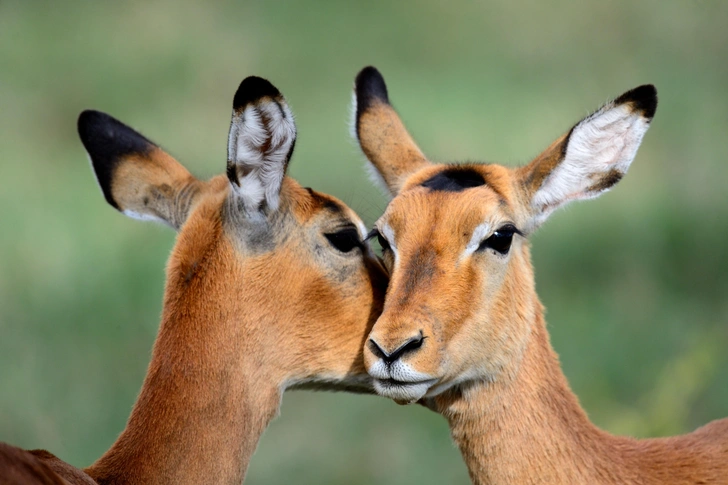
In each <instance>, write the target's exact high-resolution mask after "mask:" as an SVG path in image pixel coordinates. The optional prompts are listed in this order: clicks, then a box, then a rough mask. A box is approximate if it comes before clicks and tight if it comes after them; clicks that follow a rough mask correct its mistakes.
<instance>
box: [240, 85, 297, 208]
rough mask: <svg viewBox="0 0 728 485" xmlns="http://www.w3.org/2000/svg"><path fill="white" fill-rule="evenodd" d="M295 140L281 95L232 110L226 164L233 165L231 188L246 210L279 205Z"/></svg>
mask: <svg viewBox="0 0 728 485" xmlns="http://www.w3.org/2000/svg"><path fill="white" fill-rule="evenodd" d="M295 141H296V124H295V121H294V119H293V114H292V113H291V110H290V109H289V108H288V106H287V104H286V103H285V101H284V100H283V99H282V97H281V98H279V99H277V100H276V99H270V98H263V99H260V100H257V101H256V102H254V103H250V104H248V105H247V106H245V108H243V109H240V108H238V109H235V110H233V116H232V123H231V125H230V136H229V138H228V163H229V164H232V165H233V166H234V169H235V170H234V172H235V173H234V176H235V177H236V180H233V179H232V178H231V182H232V187H233V190H234V191H235V193H236V195H237V196H238V197H239V198H240V200H241V201H242V203H243V205H244V207H245V209H246V210H248V211H258V209H259V208H260V205H261V203H262V202H263V201H265V203H266V205H267V206H268V208H270V209H271V210H276V209H277V208H278V202H279V193H280V189H281V182H282V181H283V176H284V175H285V172H286V167H287V165H288V160H289V159H290V156H291V152H292V149H293V146H294V143H295Z"/></svg>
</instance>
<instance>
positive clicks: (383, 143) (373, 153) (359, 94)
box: [353, 66, 429, 195]
mask: <svg viewBox="0 0 728 485" xmlns="http://www.w3.org/2000/svg"><path fill="white" fill-rule="evenodd" d="M354 103H355V105H356V111H355V115H354V116H355V120H354V127H353V128H354V131H355V135H356V138H357V140H358V141H359V146H360V147H361V149H362V151H363V152H364V155H365V156H366V157H367V159H368V160H369V162H371V164H372V165H373V167H374V169H375V171H376V172H375V175H379V176H381V180H383V182H384V185H385V186H386V187H387V189H388V190H389V192H390V193H391V194H392V195H396V194H397V193H398V192H399V191H400V190H401V189H402V185H403V184H404V181H405V180H406V179H407V178H408V177H409V176H410V175H412V174H413V173H415V172H417V171H418V170H419V169H421V168H423V167H426V166H427V165H429V162H428V161H427V158H425V155H423V154H422V152H421V151H420V149H419V148H418V147H417V145H416V144H415V142H414V140H412V137H411V136H410V135H409V133H407V129H406V128H405V127H404V124H402V120H400V118H399V116H398V115H397V112H396V111H394V108H392V106H391V105H390V104H389V96H388V95H387V85H386V84H385V83H384V78H383V77H382V75H381V74H380V73H379V71H377V69H376V68H374V67H371V66H370V67H365V68H364V69H362V70H361V72H359V74H358V75H357V76H356V80H355V81H354Z"/></svg>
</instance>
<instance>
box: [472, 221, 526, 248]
mask: <svg viewBox="0 0 728 485" xmlns="http://www.w3.org/2000/svg"><path fill="white" fill-rule="evenodd" d="M514 234H519V231H518V229H516V228H515V226H512V225H507V226H503V227H501V228H500V229H498V230H497V231H495V232H494V233H493V234H492V235H491V236H490V237H489V238H488V239H486V240H485V241H483V242H482V243H480V246H478V251H483V250H485V249H487V248H490V249H493V250H494V251H497V252H499V253H501V254H508V251H509V250H510V249H511V243H512V242H513V235H514Z"/></svg>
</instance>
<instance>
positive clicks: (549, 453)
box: [0, 67, 728, 484]
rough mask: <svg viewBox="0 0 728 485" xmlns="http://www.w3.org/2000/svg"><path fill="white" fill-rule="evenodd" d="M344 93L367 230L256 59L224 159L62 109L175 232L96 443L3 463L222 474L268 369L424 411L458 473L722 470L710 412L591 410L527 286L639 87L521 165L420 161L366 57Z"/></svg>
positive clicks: (607, 161)
mask: <svg viewBox="0 0 728 485" xmlns="http://www.w3.org/2000/svg"><path fill="white" fill-rule="evenodd" d="M355 101H356V115H355V120H354V123H355V125H354V128H355V133H356V137H357V139H358V142H359V144H360V146H361V149H362V150H363V152H364V154H365V155H366V158H367V159H368V161H369V162H370V163H371V165H372V166H373V168H374V171H375V173H376V174H377V175H378V176H379V177H380V178H381V181H382V182H383V183H384V185H385V186H386V187H387V189H388V190H389V191H390V193H391V194H392V195H393V199H392V201H391V202H390V203H389V205H388V207H387V208H386V210H385V213H384V215H382V217H381V218H380V219H379V220H378V221H377V222H376V224H375V228H374V229H373V230H372V231H371V232H370V233H369V235H367V231H366V229H365V227H364V225H363V223H362V221H361V220H360V219H359V218H358V217H357V215H356V214H355V213H354V212H353V211H352V210H351V209H349V208H348V207H347V206H346V205H344V204H343V203H342V202H341V201H339V200H337V199H336V198H334V197H331V196H329V195H326V194H322V193H320V192H316V191H314V190H312V189H310V188H304V187H301V186H300V185H299V184H298V183H296V182H295V181H294V180H293V179H291V178H290V177H288V176H286V169H287V166H288V163H289V160H290V158H291V155H292V152H293V147H294V144H295V140H296V126H295V123H294V120H293V116H292V114H291V111H290V110H289V108H288V105H287V104H286V102H285V100H284V98H283V96H282V95H281V94H280V93H279V91H278V90H277V89H276V88H275V87H273V86H272V85H271V84H270V83H269V82H267V81H265V80H263V79H260V78H256V77H250V78H247V79H245V80H244V81H243V82H242V83H241V85H240V87H239V88H238V91H237V92H236V94H235V97H234V100H233V114H232V122H231V125H230V134H229V141H228V162H227V170H226V173H225V174H224V175H219V176H217V177H214V178H212V179H211V180H209V181H206V182H203V181H200V180H198V179H196V178H195V177H194V176H192V175H191V174H190V173H189V172H188V171H187V170H186V169H185V168H184V167H183V166H182V165H181V164H179V163H178V162H177V161H176V160H175V159H174V158H172V157H171V156H170V155H168V154H167V153H165V152H164V151H163V150H162V149H161V148H159V147H158V146H157V145H155V144H154V143H153V142H151V141H149V140H148V139H147V138H145V137H143V136H142V135H140V134H139V133H137V132H135V131H133V130H132V129H131V128H129V127H127V126H126V125H124V124H122V123H120V122H119V121H117V120H115V119H113V118H111V117H110V116H108V115H105V114H102V113H99V112H96V111H85V112H83V113H82V114H81V116H80V118H79V121H78V129H79V134H80V137H81V140H82V142H83V144H84V146H85V148H86V150H87V152H88V154H89V156H90V158H91V161H92V165H93V168H94V171H95V173H96V177H97V179H98V182H99V185H100V186H101V189H102V191H103V194H104V196H105V198H106V200H107V202H108V203H109V204H111V205H112V206H114V207H115V208H116V209H118V210H120V211H121V212H123V213H124V214H126V215H129V216H132V217H136V218H140V219H152V220H156V221H160V222H163V223H166V224H168V225H170V226H171V227H173V228H174V229H176V230H177V231H178V232H179V235H178V237H177V241H176V244H175V247H174V249H173V251H172V254H171V256H170V259H169V263H168V266H167V285H166V288H165V295H164V308H163V313H162V321H161V325H160V329H159V334H158V336H157V340H156V342H155V344H154V350H153V354H152V360H151V363H150V365H149V369H148V372H147V376H146V379H145V381H144V384H143V387H142V390H141V392H140V394H139V397H138V399H137V402H136V404H135V405H134V408H133V410H132V413H131V417H130V418H129V421H128V423H127V426H126V428H125V429H124V431H123V432H122V433H121V435H120V436H119V438H118V439H117V441H116V442H115V443H114V444H113V446H112V447H111V448H110V449H109V450H108V451H107V452H106V453H105V454H104V455H103V456H102V457H101V458H100V459H99V460H98V461H97V462H96V463H94V464H93V465H91V466H90V467H89V468H87V469H85V470H84V471H81V470H78V469H75V468H73V467H71V466H70V465H68V464H66V463H64V462H62V461H61V460H59V459H57V458H55V457H54V456H53V455H51V454H50V453H47V452H44V451H38V450H35V451H31V452H26V451H23V450H20V449H18V448H14V447H11V446H9V445H3V447H2V449H0V451H1V453H0V475H1V476H2V477H0V482H1V483H100V484H106V483H130V484H131V483H134V484H154V483H170V484H171V483H190V484H192V483H194V484H201V483H237V484H239V483H241V482H242V481H243V479H244V477H245V471H246V468H247V465H248V462H249V460H250V457H251V455H252V453H253V451H254V450H255V447H256V444H257V442H258V440H259V438H260V436H261V434H262V433H263V431H264V430H265V428H266V426H267V425H268V423H269V422H270V421H271V420H272V419H273V418H274V417H275V415H276V414H277V412H278V409H279V404H280V400H281V394H282V393H283V391H284V390H285V389H289V388H319V389H331V390H346V391H352V392H371V391H372V390H374V391H376V392H377V393H378V394H381V395H383V396H386V397H390V398H392V399H394V400H396V401H398V402H404V403H412V402H420V403H421V404H424V405H426V406H427V407H429V408H430V409H432V410H434V411H436V412H438V413H440V414H442V415H443V416H444V417H445V418H446V419H447V420H448V422H449V424H450V428H451V430H452V436H453V439H454V440H455V441H456V443H457V445H458V446H459V447H460V450H461V451H462V454H463V457H464V459H465V462H466V464H467V466H468V469H469V471H470V476H471V478H472V481H473V482H474V483H479V484H505V483H508V484H521V483H524V484H526V483H534V484H535V483H544V484H546V483H555V484H557V483H563V484H598V483H603V484H617V483H619V484H664V483H675V484H677V483H679V484H698V483H700V484H709V483H711V484H712V483H728V419H723V420H719V421H714V422H712V423H710V424H708V425H706V426H704V427H702V428H700V429H698V430H697V431H695V432H693V433H691V434H688V435H684V436H678V437H671V438H659V439H646V440H635V439H632V438H628V437H617V436H612V435H610V434H608V433H606V432H604V431H601V430H599V429H598V428H596V427H595V426H594V425H593V424H591V423H590V422H589V420H588V418H587V416H586V414H585V413H584V411H583V410H582V409H581V408H580V406H579V403H578V400H577V398H576V397H575V396H574V394H573V393H572V392H571V390H570V389H569V386H568V384H567V382H566V379H565V377H564V375H563V373H562V371H561V368H560V365H559V362H558V358H557V356H556V354H555V352H554V351H553V349H552V347H551V345H550V343H549V336H548V332H547V330H546V326H545V321H544V317H543V307H542V305H541V303H540V301H539V299H538V296H537V294H536V291H535V288H534V276H533V269H532V266H531V261H530V248H529V242H528V237H529V236H530V235H531V234H532V233H533V232H534V231H535V230H536V229H537V228H538V227H539V226H540V225H541V224H542V223H543V222H545V220H546V219H547V218H548V216H549V215H550V214H551V213H552V212H553V211H554V210H555V209H557V208H558V207H561V206H562V205H564V204H566V203H567V202H570V201H572V200H578V199H586V198H591V197H596V196H597V195H599V194H601V193H602V192H605V191H607V190H608V189H610V188H611V187H612V186H613V185H614V184H616V183H617V182H618V181H619V180H620V179H621V178H622V176H623V175H624V174H625V172H626V171H627V169H628V167H629V165H630V163H631V162H632V160H633V158H634V156H635V154H636V152H637V148H638V147H639V144H640V142H641V140H642V137H643V135H644V134H645V132H646V131H647V128H648V127H649V125H650V121H651V119H652V117H653V115H654V113H655V109H656V106H657V97H656V92H655V89H654V87H653V86H641V87H638V88H636V89H633V90H631V91H629V92H627V93H625V94H623V95H621V96H619V97H618V98H616V99H615V100H614V101H612V102H610V103H607V104H606V105H604V106H602V107H601V108H600V109H599V110H597V111H596V112H594V113H593V114H591V115H589V116H588V117H586V118H585V119H583V120H582V121H580V122H579V123H577V124H576V125H575V126H574V127H573V128H571V129H570V130H569V131H568V132H567V133H566V134H565V135H563V136H561V137H560V138H558V139H557V140H556V141H555V142H554V143H553V144H552V145H551V146H549V147H548V148H547V149H546V150H545V151H544V152H543V153H542V154H540V155H539V156H538V157H536V158H535V159H534V160H533V161H532V162H531V163H529V164H527V165H525V166H523V167H519V168H507V167H504V166H501V165H496V164H467V165H447V164H435V163H432V162H430V161H428V160H427V158H426V157H425V155H424V154H423V153H422V152H421V151H420V149H419V148H418V147H417V145H416V144H415V143H414V141H413V140H412V138H411V137H410V135H409V134H408V133H407V131H406V129H405V127H404V126H403V124H402V122H401V120H400V118H399V117H398V116H397V113H396V112H395V111H394V109H393V108H392V106H391V105H390V103H389V99H388V94H387V89H386V86H385V83H384V80H383V78H382V76H381V75H380V73H379V72H378V71H377V70H376V69H374V68H372V67H368V68H365V69H364V70H362V71H361V72H360V73H359V75H358V76H357V78H356V81H355ZM370 237H376V238H378V239H379V243H380V245H381V246H382V248H383V253H382V258H381V259H380V258H378V257H376V256H375V255H374V254H373V253H372V251H371V250H370V248H369V245H368V243H367V239H368V238H370ZM385 294H386V298H385Z"/></svg>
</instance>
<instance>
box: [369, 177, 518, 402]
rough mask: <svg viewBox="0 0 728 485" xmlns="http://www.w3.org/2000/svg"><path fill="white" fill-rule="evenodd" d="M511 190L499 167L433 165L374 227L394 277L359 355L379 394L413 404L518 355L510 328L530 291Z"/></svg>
mask: <svg viewBox="0 0 728 485" xmlns="http://www.w3.org/2000/svg"><path fill="white" fill-rule="evenodd" d="M515 190H516V188H515V187H513V186H512V185H511V184H510V183H509V173H508V169H506V168H504V167H500V166H497V165H490V166H477V165H472V166H447V165H437V166H432V167H428V168H426V169H423V170H421V171H420V172H418V173H417V174H416V175H415V176H413V177H412V178H410V179H409V180H407V182H406V183H405V184H404V187H403V189H402V191H401V192H400V193H399V195H398V196H397V197H395V198H394V199H393V200H392V202H391V203H390V204H389V206H388V207H387V210H386V211H385V213H384V215H383V216H382V217H381V218H380V219H379V220H378V221H377V222H376V224H375V231H376V236H377V237H378V238H379V240H380V244H381V246H382V248H383V254H382V255H383V258H384V261H385V264H386V266H387V268H388V269H389V271H390V273H391V275H392V278H391V281H390V288H389V290H388V293H387V299H386V303H385V310H384V313H383V314H382V316H381V317H380V318H379V320H378V321H377V323H376V325H375V327H374V330H373V331H372V333H371V334H370V335H369V341H368V342H367V346H366V349H365V352H364V356H365V362H366V363H367V368H368V369H369V373H370V374H371V376H372V377H374V378H375V381H374V383H375V384H374V385H375V389H376V390H377V392H378V393H380V394H382V395H385V396H389V397H392V398H395V399H397V400H399V401H405V402H409V401H414V400H417V399H419V398H421V397H424V396H433V395H436V394H439V393H440V392H442V391H443V390H445V389H447V388H449V387H451V386H453V385H456V384H458V383H460V382H464V381H466V380H469V379H471V378H480V377H484V378H495V376H497V375H498V373H499V372H500V371H501V370H502V369H503V368H504V366H505V365H506V364H507V363H508V362H509V361H510V360H512V359H513V358H514V356H516V355H518V353H519V352H520V351H521V350H522V345H523V342H524V341H525V338H526V336H527V333H528V328H526V327H518V326H514V325H513V322H514V321H517V318H516V317H517V315H516V314H515V312H516V311H517V310H518V303H519V301H518V295H519V293H525V294H528V291H529V290H532V286H531V284H530V280H529V278H528V275H529V274H530V267H529V264H528V262H529V252H528V243H527V241H526V239H525V237H524V233H523V231H522V230H521V229H520V228H521V227H526V225H527V222H526V220H525V219H526V217H525V216H524V212H525V211H524V209H523V208H522V207H520V206H519V205H518V203H517V195H516V193H515ZM478 315H480V316H483V318H482V319H475V318H474V317H475V316H478Z"/></svg>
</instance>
